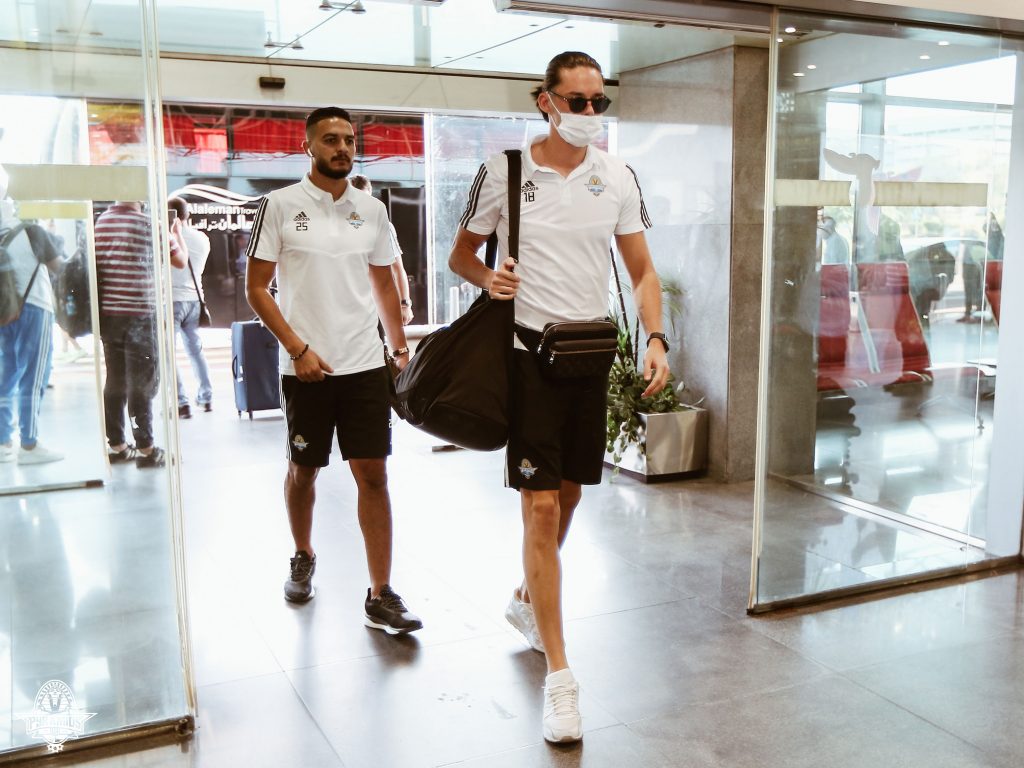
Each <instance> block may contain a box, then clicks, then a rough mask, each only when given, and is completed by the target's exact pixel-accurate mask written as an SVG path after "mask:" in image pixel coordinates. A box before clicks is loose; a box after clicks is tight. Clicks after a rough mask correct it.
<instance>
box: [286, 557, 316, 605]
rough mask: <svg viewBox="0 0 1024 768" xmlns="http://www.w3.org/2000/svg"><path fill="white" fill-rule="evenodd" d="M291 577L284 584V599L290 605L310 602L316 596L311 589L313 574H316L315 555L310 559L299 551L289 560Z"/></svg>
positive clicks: (314, 591)
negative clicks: (290, 603)
mask: <svg viewBox="0 0 1024 768" xmlns="http://www.w3.org/2000/svg"><path fill="white" fill-rule="evenodd" d="M290 562H291V575H290V576H289V577H288V581H286V582H285V583H284V599H285V600H288V601H290V602H292V603H304V602H306V601H307V600H312V599H313V596H314V595H315V594H316V590H315V589H313V574H314V573H316V555H313V557H310V556H309V554H307V553H306V551H305V550H302V549H300V550H299V551H298V552H296V553H295V557H293V558H292V559H291V561H290Z"/></svg>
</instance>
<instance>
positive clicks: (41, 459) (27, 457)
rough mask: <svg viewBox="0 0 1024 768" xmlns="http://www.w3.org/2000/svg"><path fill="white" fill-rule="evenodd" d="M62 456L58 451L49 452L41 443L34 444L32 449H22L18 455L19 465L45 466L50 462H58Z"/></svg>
mask: <svg viewBox="0 0 1024 768" xmlns="http://www.w3.org/2000/svg"><path fill="white" fill-rule="evenodd" d="M63 458H64V454H63V453H60V452H59V451H51V450H50V449H49V448H47V447H46V446H44V445H43V444H42V443H36V447H35V448H32V449H26V448H24V447H23V448H22V449H21V451H20V452H19V453H18V463H19V464H46V463H48V462H51V461H60V460H61V459H63Z"/></svg>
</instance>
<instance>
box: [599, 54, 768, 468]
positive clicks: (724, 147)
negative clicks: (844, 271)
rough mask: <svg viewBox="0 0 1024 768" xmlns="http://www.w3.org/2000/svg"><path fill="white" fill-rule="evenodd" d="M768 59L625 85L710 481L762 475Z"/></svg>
mask: <svg viewBox="0 0 1024 768" xmlns="http://www.w3.org/2000/svg"><path fill="white" fill-rule="evenodd" d="M767 121H768V51H767V50H765V49H758V48H741V47H730V48H724V49H721V50H719V51H714V52H711V53H708V54H703V55H700V56H694V57H692V58H687V59H682V60H680V61H675V62H670V63H667V64H662V65H659V66H656V67H651V68H648V69H642V70H635V71H632V72H626V73H623V74H622V75H621V77H620V79H619V142H618V143H619V152H620V154H621V155H622V156H623V157H625V158H626V160H627V162H629V164H630V165H631V166H632V167H633V169H634V170H635V171H636V172H637V174H638V176H639V178H640V183H641V186H642V188H643V194H644V200H645V202H646V204H647V209H648V213H649V214H650V216H651V219H652V221H653V223H654V228H653V229H651V230H650V231H649V232H648V242H649V244H650V247H651V252H652V254H653V256H654V262H655V266H656V267H657V269H658V273H659V274H660V275H661V277H662V279H663V280H668V281H672V282H675V283H676V284H678V286H679V287H680V288H681V289H682V292H683V293H682V309H681V312H680V313H679V316H678V318H677V319H676V323H675V328H674V330H672V329H670V330H672V332H671V333H670V337H671V338H672V339H673V340H674V341H675V344H674V345H673V347H674V348H673V351H672V353H671V355H670V362H671V364H672V368H673V372H674V373H675V374H676V377H677V378H678V379H680V380H682V381H684V382H685V383H686V391H685V392H684V399H685V400H687V402H694V401H697V400H703V402H702V405H703V406H704V407H706V408H707V409H708V410H709V411H710V416H711V421H710V423H711V429H710V436H709V446H708V449H709V452H708V455H709V465H708V472H709V475H711V476H712V477H714V478H716V479H719V480H728V481H739V480H747V479H750V478H752V477H753V473H754V447H755V432H756V404H757V365H758V354H757V353H758V341H759V319H760V297H761V261H762V245H761V242H762V235H763V220H764V167H765V135H766V128H767Z"/></svg>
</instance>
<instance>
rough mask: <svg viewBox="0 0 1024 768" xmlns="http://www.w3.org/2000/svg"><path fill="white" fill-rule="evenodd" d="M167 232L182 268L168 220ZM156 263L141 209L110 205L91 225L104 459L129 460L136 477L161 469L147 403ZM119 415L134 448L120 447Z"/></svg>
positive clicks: (152, 391) (155, 368)
mask: <svg viewBox="0 0 1024 768" xmlns="http://www.w3.org/2000/svg"><path fill="white" fill-rule="evenodd" d="M170 227H171V237H170V256H171V265H172V266H174V267H178V268H179V269H181V268H183V267H185V265H186V264H187V261H188V251H187V250H186V249H185V246H184V244H183V242H182V238H181V222H179V221H178V220H177V218H176V217H175V219H174V220H173V221H172V223H171V225H170ZM156 263H157V262H156V254H155V253H154V249H153V237H152V229H151V224H150V217H149V215H148V214H146V213H143V211H142V203H138V202H116V203H114V204H113V205H112V206H110V207H109V208H108V209H107V210H106V211H104V212H103V213H102V214H101V215H100V217H99V218H98V219H97V220H96V279H97V284H98V288H99V305H100V339H101V340H102V342H103V358H104V363H105V365H106V373H107V375H106V380H105V382H104V384H103V409H104V424H105V428H106V434H107V443H108V445H109V446H110V450H109V452H108V454H107V456H108V458H109V459H110V461H111V462H113V463H122V462H128V461H132V460H134V461H135V466H136V467H138V468H140V469H142V468H147V467H161V466H163V464H164V451H163V449H162V448H159V447H157V446H156V444H155V443H154V438H153V398H154V397H155V396H156V393H157V388H158V387H159V384H160V372H159V370H160V369H159V360H158V357H157V341H156V301H157V299H156V283H155V279H154V274H155V265H156ZM125 407H127V409H128V416H129V417H130V419H131V426H132V437H133V439H134V440H135V443H134V445H133V444H130V443H128V441H127V440H126V439H125V420H124V412H125Z"/></svg>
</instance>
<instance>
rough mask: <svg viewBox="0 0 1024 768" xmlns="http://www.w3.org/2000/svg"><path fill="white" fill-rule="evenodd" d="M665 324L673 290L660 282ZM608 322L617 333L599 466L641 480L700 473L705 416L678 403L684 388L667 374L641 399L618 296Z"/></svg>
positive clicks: (631, 333)
mask: <svg viewBox="0 0 1024 768" xmlns="http://www.w3.org/2000/svg"><path fill="white" fill-rule="evenodd" d="M662 292H663V294H664V295H665V296H666V302H665V306H666V309H667V310H668V316H669V320H670V323H671V325H672V326H673V327H674V326H675V322H674V320H675V317H676V316H677V315H678V312H679V306H678V299H679V296H680V294H681V291H680V289H679V288H678V286H674V285H671V284H667V283H663V284H662ZM612 321H613V322H614V323H615V324H616V326H617V327H618V330H619V337H618V350H617V353H616V357H615V362H614V363H612V368H611V371H610V372H609V375H608V420H607V430H608V431H607V439H608V444H607V447H606V450H607V454H606V459H605V463H606V464H608V465H610V466H613V467H615V470H616V472H618V471H623V472H626V473H627V474H629V475H632V476H634V477H637V478H638V479H641V480H643V481H644V482H650V481H652V480H669V479H673V478H677V477H679V476H681V475H686V474H689V473H693V472H697V471H700V470H702V469H704V467H705V464H706V461H707V429H708V414H707V411H706V410H705V409H703V408H700V407H698V406H697V405H687V404H685V403H683V402H682V401H681V400H680V399H679V394H680V393H681V392H683V391H684V390H685V384H683V383H682V382H680V383H678V384H677V383H676V380H675V377H674V376H672V375H670V376H669V380H668V384H666V386H665V388H664V389H663V390H661V392H659V393H658V394H656V395H654V396H652V397H643V396H642V395H643V391H644V389H646V387H647V383H646V382H645V381H644V379H643V376H642V375H641V374H640V372H639V370H638V369H639V342H640V339H639V322H636V330H634V329H633V328H631V327H630V322H629V319H628V316H627V314H626V307H625V302H624V300H623V298H622V293H621V291H620V292H619V310H618V312H616V313H613V317H612Z"/></svg>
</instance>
